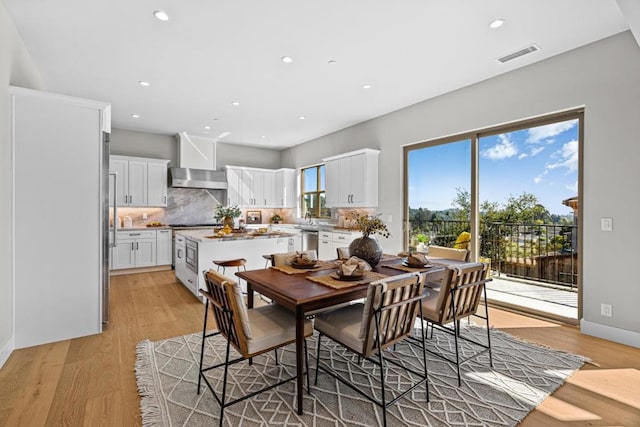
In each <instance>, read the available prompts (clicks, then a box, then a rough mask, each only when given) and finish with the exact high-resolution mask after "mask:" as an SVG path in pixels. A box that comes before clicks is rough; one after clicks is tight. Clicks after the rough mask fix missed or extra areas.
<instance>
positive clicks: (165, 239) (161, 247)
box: [156, 230, 173, 265]
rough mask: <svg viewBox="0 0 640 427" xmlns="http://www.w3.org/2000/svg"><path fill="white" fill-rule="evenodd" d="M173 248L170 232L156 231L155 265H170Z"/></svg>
mask: <svg viewBox="0 0 640 427" xmlns="http://www.w3.org/2000/svg"><path fill="white" fill-rule="evenodd" d="M172 246H173V242H172V237H171V230H157V231H156V265H169V264H171V261H172V260H171V258H172V253H171V250H172V249H173V248H172Z"/></svg>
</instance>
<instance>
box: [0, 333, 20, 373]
mask: <svg viewBox="0 0 640 427" xmlns="http://www.w3.org/2000/svg"><path fill="white" fill-rule="evenodd" d="M15 348H16V341H15V337H14V336H13V335H11V338H9V341H7V343H6V344H5V346H4V347H2V349H0V368H2V367H3V366H4V363H5V362H6V361H7V359H8V358H9V356H11V353H13V350H15Z"/></svg>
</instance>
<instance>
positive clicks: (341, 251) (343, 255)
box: [336, 246, 351, 260]
mask: <svg viewBox="0 0 640 427" xmlns="http://www.w3.org/2000/svg"><path fill="white" fill-rule="evenodd" d="M336 255H337V256H338V259H340V260H347V259H349V258H351V252H350V251H349V247H348V246H345V247H344V248H336Z"/></svg>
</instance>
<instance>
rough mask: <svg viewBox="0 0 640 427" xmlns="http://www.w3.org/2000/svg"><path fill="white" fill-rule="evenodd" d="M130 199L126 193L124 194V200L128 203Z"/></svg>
mask: <svg viewBox="0 0 640 427" xmlns="http://www.w3.org/2000/svg"><path fill="white" fill-rule="evenodd" d="M128 199H129V197H128V196H127V195H126V194H125V195H124V202H125V203H127V200H128Z"/></svg>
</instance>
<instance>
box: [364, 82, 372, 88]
mask: <svg viewBox="0 0 640 427" xmlns="http://www.w3.org/2000/svg"><path fill="white" fill-rule="evenodd" d="M362 89H371V85H370V84H368V83H365V84H363V85H362Z"/></svg>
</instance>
